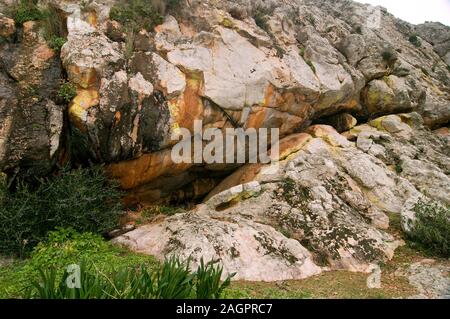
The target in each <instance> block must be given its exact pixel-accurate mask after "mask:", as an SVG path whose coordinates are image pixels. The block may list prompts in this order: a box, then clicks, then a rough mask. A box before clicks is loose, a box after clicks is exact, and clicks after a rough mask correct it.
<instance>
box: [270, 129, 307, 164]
mask: <svg viewBox="0 0 450 319" xmlns="http://www.w3.org/2000/svg"><path fill="white" fill-rule="evenodd" d="M312 138H313V137H312V136H311V135H309V134H307V133H299V134H292V135H289V136H287V137H285V138H283V139H282V140H281V141H280V154H279V160H280V161H282V160H284V159H286V158H287V157H289V155H291V154H294V153H297V152H298V151H300V150H301V149H302V148H303V147H304V146H305V145H306V144H307V143H308V142H309V141H311V140H312ZM272 160H276V159H274V158H272Z"/></svg>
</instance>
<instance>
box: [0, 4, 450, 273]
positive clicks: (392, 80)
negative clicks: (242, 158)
mask: <svg viewBox="0 0 450 319" xmlns="http://www.w3.org/2000/svg"><path fill="white" fill-rule="evenodd" d="M150 2H151V3H154V2H153V1H150ZM13 3H16V1H9V0H8V1H5V0H3V1H0V8H1V9H2V14H1V15H0V170H1V171H5V172H7V173H8V174H9V175H14V174H19V173H20V174H22V175H25V176H29V175H32V176H35V175H38V176H44V175H47V174H49V173H50V172H51V170H52V168H53V167H54V166H55V163H56V162H58V161H60V162H61V163H66V162H68V161H70V160H72V161H74V162H76V161H81V162H83V161H84V162H89V163H92V162H93V163H102V164H106V168H107V171H108V173H109V175H110V176H111V178H114V179H117V180H118V181H119V182H120V184H121V186H122V188H123V189H125V190H127V193H128V195H127V196H126V198H125V202H126V203H127V204H130V205H132V204H137V203H140V204H147V203H153V202H158V201H162V200H167V199H173V198H174V197H176V198H182V199H184V200H186V199H192V198H195V199H202V198H205V200H204V202H203V203H202V204H201V205H199V206H198V207H196V208H195V209H194V210H192V211H189V212H186V213H183V214H179V215H175V216H172V217H170V218H167V219H164V220H160V221H158V222H155V223H153V224H150V225H146V226H144V227H141V228H138V229H136V230H135V231H132V232H130V233H128V234H126V235H123V236H121V237H119V238H118V239H116V242H118V243H121V244H124V245H127V246H129V247H131V248H132V249H133V250H136V251H139V252H144V253H148V254H153V255H156V256H158V257H160V258H163V257H164V256H167V255H170V254H177V255H180V256H184V257H188V256H192V257H193V259H194V262H198V261H199V259H200V257H204V258H205V259H219V260H221V261H222V263H223V265H224V267H225V270H226V271H227V272H228V273H232V272H236V271H237V272H238V274H237V276H236V279H245V280H267V281H274V280H285V279H300V278H305V277H308V276H312V275H314V274H317V273H319V272H321V271H325V270H329V269H347V270H352V271H368V270H369V269H371V265H372V264H373V263H379V262H381V261H385V260H386V259H390V258H391V257H392V256H393V253H394V250H395V249H396V247H397V246H398V245H399V244H400V243H399V242H397V241H396V240H395V238H394V237H392V236H391V235H389V234H388V233H387V232H386V229H387V228H388V227H389V218H388V215H390V214H398V215H401V216H402V220H403V222H404V223H403V226H404V228H405V230H407V222H408V220H409V219H413V218H414V212H413V207H414V205H415V203H416V202H417V201H418V199H419V198H422V197H423V198H425V199H430V200H436V201H439V202H441V203H444V204H449V198H448V194H449V193H450V180H449V170H450V163H449V158H450V154H449V145H450V144H449V143H450V142H449V141H450V140H449V134H448V130H446V128H442V126H445V125H446V124H447V123H448V122H449V120H450V90H449V87H450V71H449V68H448V59H447V55H448V50H447V48H448V46H447V42H448V41H447V38H448V37H447V35H448V29H447V28H445V27H442V26H440V25H436V24H425V25H421V26H413V25H410V24H408V23H406V22H403V21H401V20H398V19H396V18H395V17H393V16H392V15H390V14H389V13H388V12H386V10H384V9H382V8H373V7H368V6H367V5H363V4H359V3H355V2H351V1H345V0H334V1H325V0H320V1H317V0H315V1H313V0H284V1H260V2H255V1H252V0H237V1H216V0H201V1H200V0H191V1H184V0H180V1H179V4H178V6H177V7H176V8H170V9H169V11H166V10H165V8H159V9H157V8H155V10H160V13H164V17H163V19H162V20H161V21H162V23H159V22H158V24H159V25H156V26H155V27H154V28H153V27H152V28H146V29H144V27H143V28H142V30H140V29H134V28H130V27H129V26H124V25H122V24H121V22H120V21H114V20H112V19H110V11H111V9H112V8H113V7H114V6H115V5H117V4H125V3H127V2H126V1H118V0H92V1H88V2H79V1H71V0H65V1H56V0H42V1H38V5H39V6H40V7H41V8H45V7H49V6H50V7H51V8H53V9H54V10H56V12H57V15H58V17H56V16H55V19H56V18H58V19H60V20H61V21H59V20H58V21H59V22H63V23H62V24H63V28H64V36H65V35H66V34H65V33H67V42H66V43H65V44H64V45H63V46H62V48H61V51H60V52H59V51H58V52H56V51H55V50H53V49H51V48H50V47H49V44H48V42H49V38H48V34H46V32H45V31H46V30H45V21H29V22H26V23H24V24H23V25H18V24H15V23H13V20H12V19H11V16H7V13H8V12H9V10H7V9H8V8H11V5H12V4H13ZM164 7H165V6H164ZM163 9H164V10H163ZM147 18H148V17H147ZM118 20H120V19H118ZM47 22H48V21H47ZM122 22H124V21H122ZM125 23H126V22H125ZM66 29H67V30H66ZM47 31H48V30H47ZM66 31H67V32H66ZM417 34H418V35H417ZM61 80H64V81H68V82H69V83H71V85H73V86H74V87H75V88H76V90H75V92H72V93H74V97H73V98H72V99H71V100H70V101H69V102H67V101H63V100H62V98H61V97H60V96H58V90H59V88H60V84H61ZM66 97H67V96H66ZM66 102H67V103H66ZM66 104H67V105H66ZM405 112H406V113H405ZM407 112H411V113H407ZM196 120H201V121H202V123H203V127H201V128H200V130H202V129H203V130H205V129H207V128H218V129H219V130H222V132H225V130H226V129H228V128H242V129H249V128H254V129H261V128H279V129H280V134H281V137H282V138H283V139H282V141H281V143H280V156H279V158H272V160H274V162H275V163H274V164H276V165H263V164H248V165H244V166H241V167H239V166H236V165H211V164H209V165H208V164H207V163H197V164H195V165H194V164H186V163H181V164H180V163H176V162H174V160H173V158H172V157H171V150H172V148H173V146H174V145H175V143H176V141H174V140H172V135H173V134H174V133H177V132H179V131H180V129H181V128H185V129H188V130H189V131H191V132H192V131H194V129H195V127H194V124H195V121H196ZM358 123H366V124H360V125H358ZM329 125H331V126H329ZM425 127H426V128H425ZM428 129H433V130H436V131H435V132H434V133H433V132H431V131H429V130H428ZM340 133H342V135H341V134H340ZM203 142H205V141H203ZM71 154H72V155H74V154H77V155H76V156H75V155H74V156H73V157H72V158H70V155H71ZM224 176H226V178H225V179H223V177H224Z"/></svg>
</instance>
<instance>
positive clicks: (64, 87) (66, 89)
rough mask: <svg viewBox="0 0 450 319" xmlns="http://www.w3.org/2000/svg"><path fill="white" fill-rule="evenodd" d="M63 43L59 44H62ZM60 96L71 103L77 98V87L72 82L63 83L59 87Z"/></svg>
mask: <svg viewBox="0 0 450 319" xmlns="http://www.w3.org/2000/svg"><path fill="white" fill-rule="evenodd" d="M61 42H62V41H61ZM61 42H60V43H58V44H61ZM63 44H64V43H63ZM58 96H59V97H60V98H62V99H63V100H64V102H66V103H70V102H71V101H72V100H73V99H74V98H75V97H76V96H77V86H76V85H75V84H74V83H72V82H63V83H62V84H61V86H60V87H59V91H58Z"/></svg>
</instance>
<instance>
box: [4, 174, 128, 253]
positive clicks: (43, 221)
mask: <svg viewBox="0 0 450 319" xmlns="http://www.w3.org/2000/svg"><path fill="white" fill-rule="evenodd" d="M119 203H120V192H119V191H118V185H116V184H115V183H110V182H109V181H108V180H107V178H106V176H105V175H104V173H103V169H102V168H100V167H96V168H90V169H78V170H72V171H68V170H65V171H63V172H62V173H61V175H60V176H58V177H53V178H49V179H46V180H42V181H40V182H39V183H38V185H36V186H35V187H30V186H29V185H27V184H25V183H22V182H19V183H18V185H17V187H16V189H15V190H14V191H6V193H5V194H4V195H3V198H2V202H1V203H0V254H16V255H19V256H21V257H23V256H26V255H27V254H28V253H29V252H30V251H31V249H32V248H33V247H35V246H36V245H37V244H38V243H39V242H40V241H42V240H44V239H45V238H46V236H47V234H48V232H49V231H52V230H54V229H55V228H56V227H72V228H73V229H75V230H76V231H80V232H93V233H102V232H105V231H109V230H112V229H113V228H114V227H116V225H117V223H118V218H119V216H120V214H121V209H120V204H119Z"/></svg>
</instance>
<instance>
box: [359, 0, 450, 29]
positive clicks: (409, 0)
mask: <svg viewBox="0 0 450 319" xmlns="http://www.w3.org/2000/svg"><path fill="white" fill-rule="evenodd" d="M355 1H357V2H361V3H369V4H372V5H380V6H382V7H385V8H386V9H388V11H389V12H390V13H392V14H393V15H395V16H396V17H397V18H400V19H402V20H405V21H408V22H410V23H414V24H420V23H423V22H425V21H438V22H441V23H444V24H446V25H448V26H450V0H355Z"/></svg>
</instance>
